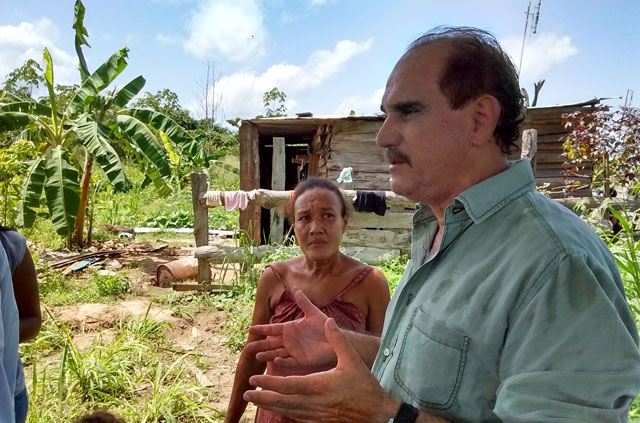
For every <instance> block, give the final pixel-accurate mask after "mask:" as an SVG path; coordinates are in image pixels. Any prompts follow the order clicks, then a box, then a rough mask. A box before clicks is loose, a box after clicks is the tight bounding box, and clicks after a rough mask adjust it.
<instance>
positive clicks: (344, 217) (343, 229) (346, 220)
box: [342, 214, 349, 233]
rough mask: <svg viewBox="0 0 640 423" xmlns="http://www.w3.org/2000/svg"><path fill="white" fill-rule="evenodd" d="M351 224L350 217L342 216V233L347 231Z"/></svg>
mask: <svg viewBox="0 0 640 423" xmlns="http://www.w3.org/2000/svg"><path fill="white" fill-rule="evenodd" d="M348 223H349V215H348V214H345V215H344V216H342V233H344V232H345V231H346V230H347V224H348Z"/></svg>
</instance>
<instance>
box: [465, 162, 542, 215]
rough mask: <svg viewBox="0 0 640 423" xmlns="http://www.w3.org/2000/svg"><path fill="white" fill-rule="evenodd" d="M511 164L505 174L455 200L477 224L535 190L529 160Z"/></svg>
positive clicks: (481, 184)
mask: <svg viewBox="0 0 640 423" xmlns="http://www.w3.org/2000/svg"><path fill="white" fill-rule="evenodd" d="M509 164H510V166H509V168H508V169H507V170H505V171H504V172H501V173H498V174H497V175H495V176H492V177H491V178H488V179H485V180H484V181H482V182H480V183H478V184H476V185H474V186H472V187H471V188H468V189H467V190H465V191H464V192H462V193H461V194H460V195H458V196H457V197H456V198H455V201H456V202H457V203H458V204H462V206H463V207H464V209H465V210H466V212H467V214H468V215H469V217H471V219H473V221H474V222H475V223H480V222H482V221H483V220H485V219H487V218H489V217H490V216H491V215H493V214H494V213H496V212H497V211H498V210H500V209H501V208H502V207H504V205H505V204H507V203H509V202H510V201H511V200H512V199H514V198H515V197H517V196H520V195H521V194H522V193H524V192H526V191H530V190H532V189H534V188H535V180H534V177H533V172H532V170H531V164H530V162H529V161H528V160H517V161H513V162H509ZM454 206H455V204H454Z"/></svg>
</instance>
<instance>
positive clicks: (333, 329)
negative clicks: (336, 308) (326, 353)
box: [324, 318, 362, 367]
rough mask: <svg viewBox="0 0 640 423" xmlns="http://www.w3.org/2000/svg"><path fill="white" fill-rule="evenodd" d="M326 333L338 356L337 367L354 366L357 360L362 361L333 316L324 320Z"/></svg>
mask: <svg viewBox="0 0 640 423" xmlns="http://www.w3.org/2000/svg"><path fill="white" fill-rule="evenodd" d="M324 333H325V335H326V337H327V341H329V345H331V348H333V350H334V351H335V352H336V356H337V357H338V365H337V366H336V367H341V366H353V365H354V364H355V363H356V362H358V361H362V360H361V359H360V356H359V355H358V353H357V352H356V351H355V350H354V349H353V347H352V346H351V344H350V343H349V340H348V339H347V337H346V335H345V334H344V332H343V331H341V330H340V329H339V328H338V326H337V325H336V321H335V320H333V319H332V318H328V319H327V320H326V321H325V322H324Z"/></svg>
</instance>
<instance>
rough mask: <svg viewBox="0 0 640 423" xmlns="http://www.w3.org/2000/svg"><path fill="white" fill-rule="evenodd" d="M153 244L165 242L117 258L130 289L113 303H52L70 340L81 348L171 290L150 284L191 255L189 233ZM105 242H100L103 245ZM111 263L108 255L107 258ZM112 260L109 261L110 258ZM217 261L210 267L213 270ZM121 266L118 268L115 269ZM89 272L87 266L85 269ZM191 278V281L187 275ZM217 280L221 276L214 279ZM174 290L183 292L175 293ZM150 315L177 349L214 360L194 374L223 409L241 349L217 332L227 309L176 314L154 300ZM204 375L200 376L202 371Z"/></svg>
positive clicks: (248, 415) (249, 416)
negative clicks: (164, 325) (161, 270)
mask: <svg viewBox="0 0 640 423" xmlns="http://www.w3.org/2000/svg"><path fill="white" fill-rule="evenodd" d="M230 243H231V241H230V240H222V239H219V238H211V240H210V245H215V244H223V245H225V244H226V245H232V244H230ZM148 244H151V245H153V246H157V245H164V244H169V246H168V247H166V248H164V249H162V250H159V251H156V252H149V253H140V254H137V253H136V254H123V255H121V256H118V257H117V258H116V260H117V262H118V263H119V264H120V265H122V268H121V269H122V270H123V271H124V270H126V272H127V276H128V277H129V279H130V280H131V284H132V294H129V295H127V296H126V297H125V298H124V299H122V300H121V301H118V302H116V303H112V304H75V305H71V306H60V307H52V308H50V310H51V312H52V314H53V315H54V316H55V317H57V318H60V319H61V320H62V321H64V322H65V323H67V324H68V325H69V326H70V327H71V328H72V330H73V333H74V341H75V342H76V344H77V345H78V346H79V347H80V348H82V347H84V346H89V345H90V344H91V342H92V340H93V339H94V338H95V337H96V336H97V334H99V333H101V332H103V331H104V330H105V329H108V328H111V327H114V326H116V325H117V324H118V322H120V321H121V320H122V319H123V318H124V317H126V316H128V315H134V316H144V315H145V313H146V312H147V308H148V307H149V301H150V298H151V297H154V296H159V295H163V294H166V293H168V292H171V291H173V290H172V288H160V287H158V286H154V281H155V279H156V269H157V267H158V265H160V264H165V263H169V262H171V261H174V260H177V259H180V258H182V257H188V256H191V257H192V256H193V249H194V246H193V238H188V239H169V240H163V239H156V240H152V241H150V242H148ZM101 247H102V248H104V247H105V246H104V245H101ZM105 264H107V265H108V264H109V261H107V262H105ZM111 264H113V263H111ZM216 270H220V269H216V268H215V267H214V268H213V272H216ZM117 271H120V270H116V272H117ZM87 273H88V272H87ZM226 279H227V280H229V281H230V280H232V279H233V272H231V271H229V272H227V278H226ZM191 283H193V281H191ZM216 283H219V282H216ZM178 295H184V294H183V293H179V294H178ZM149 317H150V318H152V319H154V320H158V321H165V322H169V323H170V324H171V328H168V329H167V330H166V331H165V333H166V335H167V338H168V339H169V340H170V341H171V342H172V343H173V345H174V346H175V347H176V350H177V351H176V353H180V354H181V353H183V351H189V352H194V353H197V354H198V355H200V356H201V357H202V358H203V359H204V361H206V362H209V363H212V364H211V365H209V367H207V368H205V369H203V370H202V371H200V370H196V371H195V373H198V375H197V378H196V379H197V380H198V382H199V383H200V384H202V385H204V386H210V387H211V388H212V389H214V390H215V392H217V393H218V394H217V396H216V399H215V402H214V403H213V404H210V405H211V406H213V407H215V408H216V409H218V410H221V411H224V410H226V407H227V403H228V400H229V396H230V394H231V389H232V386H233V378H234V374H235V367H236V363H237V360H238V357H239V353H237V352H235V351H232V350H231V349H229V348H228V347H227V346H226V342H227V339H226V338H225V337H224V336H222V335H221V334H220V328H221V327H222V325H223V324H224V322H225V318H226V312H225V311H218V310H202V311H201V312H199V313H197V314H195V315H194V316H192V317H191V316H186V317H176V316H173V315H172V313H171V311H170V310H169V309H167V308H165V307H163V306H162V305H161V304H157V303H154V304H152V306H151V309H150V311H149ZM203 376H204V377H203ZM254 416H255V407H254V406H253V405H251V404H250V405H249V407H248V409H247V411H246V412H245V415H244V417H243V420H242V422H252V421H253V419H254Z"/></svg>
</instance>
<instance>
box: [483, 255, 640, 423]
mask: <svg viewBox="0 0 640 423" xmlns="http://www.w3.org/2000/svg"><path fill="white" fill-rule="evenodd" d="M610 261H611V262H613V260H610ZM550 267H554V268H553V269H547V270H548V271H547V272H545V276H543V277H541V280H540V281H538V283H536V284H535V285H534V288H533V289H532V292H531V293H530V294H529V295H528V297H527V299H526V300H525V301H524V302H523V304H522V305H521V306H520V308H519V309H518V310H517V311H516V314H515V315H514V317H513V319H512V321H511V322H510V329H509V331H508V333H507V336H506V338H505V344H504V348H503V353H502V357H501V359H500V367H499V371H500V379H501V381H502V383H501V384H500V387H499V389H498V392H497V399H496V405H495V408H494V412H495V413H496V414H497V415H498V416H499V417H500V418H501V419H502V420H503V421H505V422H512V423H517V422H546V421H557V422H563V423H569V422H576V423H577V422H587V421H592V422H596V421H597V422H627V419H628V418H627V414H628V410H629V405H630V403H631V402H632V401H633V399H634V398H635V397H636V396H637V395H638V391H639V390H640V355H639V352H638V332H637V328H636V325H635V321H634V319H633V316H632V315H631V312H630V311H629V307H628V305H627V302H626V299H625V295H624V288H623V286H622V281H621V280H620V277H619V274H618V273H617V272H618V270H617V267H615V262H613V264H611V263H606V264H605V265H604V266H603V265H601V264H600V263H599V262H598V261H597V260H595V259H593V258H592V257H590V256H587V255H584V254H574V255H565V256H564V257H560V258H558V259H557V261H556V264H555V265H553V266H550Z"/></svg>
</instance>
